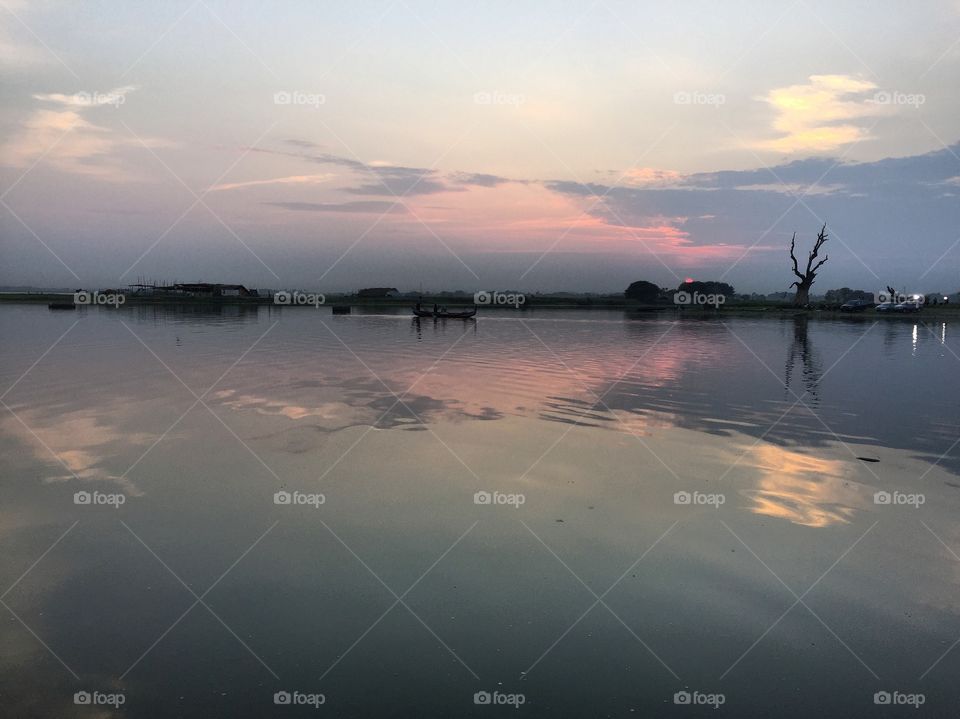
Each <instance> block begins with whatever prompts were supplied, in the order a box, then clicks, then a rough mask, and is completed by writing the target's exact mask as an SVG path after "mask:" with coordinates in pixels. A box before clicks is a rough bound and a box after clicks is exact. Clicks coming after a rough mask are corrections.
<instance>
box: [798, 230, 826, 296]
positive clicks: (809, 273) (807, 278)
mask: <svg viewBox="0 0 960 719" xmlns="http://www.w3.org/2000/svg"><path fill="white" fill-rule="evenodd" d="M826 241H827V224H826V223H824V224H823V227H821V228H820V232H819V233H818V234H817V241H816V242H815V243H814V245H813V249H812V250H810V254H808V255H807V267H806V269H805V270H804V271H803V273H801V272H800V266H799V264H798V263H797V256H796V255H795V254H793V250H794V248H795V247H796V244H797V233H796V232H794V233H793V237H792V238H791V240H790V259H791V260H793V274H795V275H796V276H797V279H796V280H794V281H793V282H791V283H790V286H791V287H796V288H797V294H796V295H795V296H794V298H793V305H794V307H806V306H807V305H808V304H810V287H811V286H812V285H813V281H814V280H815V279H816V277H817V270H819V269H820V267H822V266H823V264H824V263H825V262H826V261H827V260H828V259H830V258H829V257H827V256H826V255H824V256H823V259H822V260H820V261H819V262H818V263H817V264H813V261H814V260H815V259H817V254H818V253H819V252H820V248H821V247H822V246H823V243H824V242H826Z"/></svg>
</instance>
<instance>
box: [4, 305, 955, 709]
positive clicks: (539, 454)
mask: <svg viewBox="0 0 960 719" xmlns="http://www.w3.org/2000/svg"><path fill="white" fill-rule="evenodd" d="M878 319H879V321H878ZM0 329H2V334H3V338H4V342H3V344H2V350H0V351H2V356H0V380H2V381H0V388H2V391H3V392H4V394H3V403H4V404H5V405H6V406H5V407H0V411H2V412H3V415H2V419H0V421H2V425H0V426H2V433H0V451H2V456H3V476H2V484H0V487H2V503H0V512H2V522H0V532H2V538H3V549H4V551H3V552H2V555H0V584H2V586H0V592H3V593H2V596H0V599H2V602H3V606H0V613H2V614H3V618H4V621H3V623H2V639H0V645H2V647H3V650H2V653H0V665H2V672H0V701H2V703H3V705H4V713H5V714H7V715H8V716H18V717H30V716H36V717H46V716H78V717H87V716H95V715H98V714H96V712H98V711H99V712H103V715H107V713H110V712H111V711H112V709H113V708H114V707H115V706H118V707H119V712H113V713H114V714H120V715H126V716H131V717H161V716H189V717H194V716H195V717H208V716H230V717H261V716H268V715H273V714H276V715H280V716H285V715H291V716H292V715H311V716H319V715H321V714H324V715H331V716H344V717H361V716H396V717H407V716H479V717H484V716H492V715H502V716H520V715H521V714H523V715H527V716H537V717H539V716H554V717H556V716H571V717H586V716H592V717H602V716H738V717H742V716H761V715H766V714H765V709H767V708H769V707H776V710H775V713H776V715H777V716H797V717H800V716H810V715H811V714H813V713H815V712H819V713H823V712H827V713H829V714H830V715H833V716H866V715H868V714H869V715H871V716H873V715H876V716H886V715H890V716H893V715H897V716H904V715H906V714H905V712H911V713H910V715H911V716H913V715H914V714H913V711H914V709H913V708H914V707H916V706H919V709H920V711H919V713H918V715H930V716H946V715H948V714H949V715H953V714H955V712H956V711H957V689H956V680H955V678H956V676H957V673H958V672H960V647H958V646H957V644H958V641H960V602H958V596H960V594H958V590H960V523H958V522H957V521H956V518H957V515H958V510H960V449H958V447H957V442H958V439H960V402H958V398H960V356H958V355H960V341H958V339H957V335H958V333H960V327H957V326H956V323H955V322H950V321H946V322H944V321H936V322H933V321H924V320H923V319H922V318H907V317H892V318H875V317H873V316H863V317H854V318H850V319H844V320H816V319H811V320H809V321H808V320H806V319H803V318H786V319H783V318H780V319H778V318H766V317H758V318H756V319H753V318H742V317H729V318H724V317H722V316H721V317H720V318H717V319H692V318H684V319H682V320H679V321H678V320H677V318H676V316H675V315H674V314H673V313H672V312H671V313H669V314H667V315H663V316H661V315H656V316H649V315H646V316H645V315H642V314H631V313H629V312H624V311H561V310H552V311H527V312H510V311H506V310H504V311H486V312H483V311H481V316H480V318H479V319H478V320H477V321H476V322H464V321H437V322H434V321H433V320H420V321H417V320H413V319H411V318H410V317H409V316H408V314H407V312H397V313H394V314H389V313H375V312H373V311H369V310H368V311H366V313H365V314H356V310H355V314H352V315H347V316H339V315H338V316H333V315H332V314H331V313H330V310H329V309H328V308H323V307H321V308H319V309H314V308H300V307H295V308H280V307H251V308H247V307H237V306H223V307H218V308H213V309H210V308H201V307H163V306H149V305H143V306H133V305H127V306H124V307H122V308H120V309H113V308H106V307H105V308H95V307H92V308H83V309H79V310H77V311H75V312H54V311H50V310H48V309H47V308H46V307H43V306H30V305H18V306H14V305H6V306H2V307H0ZM715 707H718V709H715Z"/></svg>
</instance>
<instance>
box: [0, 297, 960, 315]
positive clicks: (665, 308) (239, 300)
mask: <svg viewBox="0 0 960 719" xmlns="http://www.w3.org/2000/svg"><path fill="white" fill-rule="evenodd" d="M72 302H73V295H72V294H69V293H51V292H5V293H0V303H8V304H50V303H72ZM421 302H422V304H423V305H425V306H427V307H431V306H433V305H434V304H438V305H444V306H447V307H450V308H451V309H453V308H457V307H466V306H473V302H472V298H470V297H464V296H459V295H453V296H450V295H447V296H441V295H437V296H433V295H424V296H423V297H422V300H421ZM324 304H325V305H328V306H331V307H333V306H350V307H356V308H358V309H359V308H363V309H375V308H377V307H383V308H398V307H399V308H407V307H411V306H412V305H413V304H415V300H413V299H411V298H409V297H386V298H369V297H357V296H355V295H327V296H326V302H325V303H324ZM151 305H152V306H168V307H176V306H184V307H210V308H213V307H227V306H246V307H255V306H262V305H265V306H274V307H289V308H290V309H296V307H297V306H296V305H289V306H288V305H282V304H276V303H274V301H273V298H271V297H182V296H181V297H170V296H161V297H158V296H149V295H132V294H131V295H126V296H125V300H124V303H123V305H122V307H131V306H151ZM78 307H81V308H82V307H83V305H78ZM309 307H310V308H311V309H312V308H313V305H310V306H309ZM479 309H480V315H482V314H483V312H484V311H490V310H495V311H497V312H498V314H500V313H501V312H507V313H510V314H513V313H517V314H519V315H523V314H525V313H528V312H533V311H538V310H616V309H619V310H624V311H626V312H634V313H636V314H637V316H645V315H649V316H655V315H674V316H675V315H679V316H682V317H702V318H708V317H717V316H749V317H794V316H806V317H844V318H869V317H876V318H877V319H903V318H911V317H914V318H926V319H952V318H960V305H930V306H927V307H924V309H923V310H922V311H921V312H919V313H916V314H895V313H890V314H886V313H884V314H880V313H878V312H876V311H874V310H871V309H868V310H866V311H863V312H857V313H847V312H840V311H839V310H838V309H837V308H835V307H831V306H826V305H824V304H823V303H819V306H818V304H814V306H813V307H812V308H811V309H798V308H796V307H793V306H792V305H789V304H785V303H777V302H766V303H765V302H762V301H731V302H728V303H727V304H724V305H723V306H721V307H720V308H719V309H714V308H713V307H703V306H696V307H691V306H678V305H673V304H669V305H668V304H662V303H661V304H644V303H641V302H637V301H635V300H628V299H626V298H624V297H623V296H617V295H595V296H590V297H563V296H560V297H558V296H540V295H528V296H527V303H526V304H524V305H523V306H521V307H519V308H513V307H512V306H507V307H503V306H500V305H479Z"/></svg>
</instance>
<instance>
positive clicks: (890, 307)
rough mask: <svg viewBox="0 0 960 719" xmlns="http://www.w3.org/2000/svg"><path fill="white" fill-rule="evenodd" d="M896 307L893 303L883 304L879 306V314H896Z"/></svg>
mask: <svg viewBox="0 0 960 719" xmlns="http://www.w3.org/2000/svg"><path fill="white" fill-rule="evenodd" d="M894 307H896V305H895V304H894V303H893V302H881V303H880V304H879V305H877V312H895V311H896V310H894Z"/></svg>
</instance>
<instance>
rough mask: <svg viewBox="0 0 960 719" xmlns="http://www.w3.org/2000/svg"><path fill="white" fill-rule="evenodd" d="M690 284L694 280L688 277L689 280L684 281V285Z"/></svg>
mask: <svg viewBox="0 0 960 719" xmlns="http://www.w3.org/2000/svg"><path fill="white" fill-rule="evenodd" d="M688 282H693V278H692V277H688V278H687V279H685V280H684V283H688Z"/></svg>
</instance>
